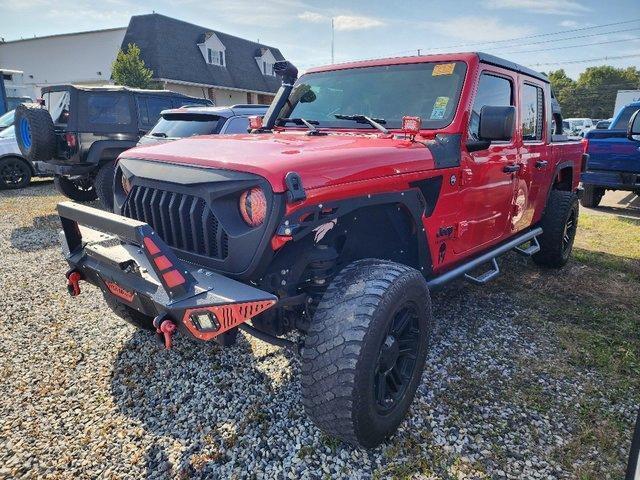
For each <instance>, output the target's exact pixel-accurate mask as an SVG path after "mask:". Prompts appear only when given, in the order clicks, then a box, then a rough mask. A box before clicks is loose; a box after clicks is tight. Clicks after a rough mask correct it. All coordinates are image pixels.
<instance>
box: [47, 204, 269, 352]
mask: <svg viewBox="0 0 640 480" xmlns="http://www.w3.org/2000/svg"><path fill="white" fill-rule="evenodd" d="M58 214H59V215H60V220H61V222H62V228H63V231H62V232H61V243H62V247H63V251H64V255H65V257H66V260H67V262H68V263H69V265H70V267H71V269H70V270H69V273H68V274H67V277H69V276H70V274H71V273H76V274H77V275H75V276H74V278H78V276H79V278H81V279H82V280H84V281H87V282H89V283H91V284H93V285H96V286H98V287H99V288H100V289H101V290H102V291H103V292H104V294H105V295H108V296H110V297H111V298H113V299H115V300H117V301H119V302H121V303H124V304H125V305H128V306H129V307H131V308H134V309H136V310H138V311H139V312H141V313H143V314H145V315H147V316H149V317H153V318H158V319H170V320H171V321H173V322H174V323H175V324H176V325H177V326H178V329H180V330H182V331H185V332H188V333H189V334H191V335H192V336H193V337H195V338H197V339H200V340H210V339H213V338H215V337H217V336H218V335H220V334H222V333H224V332H225V331H227V330H229V329H231V328H233V327H235V326H238V325H240V324H241V323H243V322H245V321H246V320H249V319H251V318H252V317H254V316H255V315H257V314H259V313H261V312H263V311H264V310H266V309H268V308H271V307H272V306H273V305H275V303H276V301H277V298H276V297H275V296H273V295H271V294H270V293H267V292H264V291H262V290H258V289H257V288H254V287H252V286H250V285H246V284H244V283H241V282H238V281H236V280H232V279H230V278H227V277H224V276H222V275H220V274H217V273H215V272H213V271H211V270H207V269H204V268H201V267H197V266H193V265H191V264H187V263H185V262H182V261H181V260H179V259H178V258H177V257H176V256H175V254H174V253H173V251H172V249H171V248H170V247H168V246H167V245H166V244H165V243H164V242H163V241H162V239H161V238H159V236H158V235H157V234H156V233H155V232H154V231H153V229H152V228H151V227H150V226H149V225H148V224H146V223H144V222H140V221H137V220H133V219H130V218H127V217H123V216H120V215H116V214H113V213H109V212H104V211H102V210H98V209H95V208H91V207H87V206H84V205H79V204H76V203H73V202H62V203H60V204H58Z"/></svg>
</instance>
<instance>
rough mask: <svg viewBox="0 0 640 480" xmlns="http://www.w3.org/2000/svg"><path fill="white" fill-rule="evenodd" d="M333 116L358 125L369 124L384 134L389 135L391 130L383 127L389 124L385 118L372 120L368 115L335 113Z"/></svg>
mask: <svg viewBox="0 0 640 480" xmlns="http://www.w3.org/2000/svg"><path fill="white" fill-rule="evenodd" d="M333 116H334V117H336V118H337V119H338V120H353V121H354V122H358V123H368V124H369V125H371V126H372V127H373V128H377V129H378V130H380V131H381V132H382V133H384V134H387V133H389V130H387V129H386V128H384V127H383V126H382V124H383V123H387V121H386V120H385V119H384V118H370V117H367V116H366V115H343V114H341V113H334V114H333Z"/></svg>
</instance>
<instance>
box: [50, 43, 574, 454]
mask: <svg viewBox="0 0 640 480" xmlns="http://www.w3.org/2000/svg"><path fill="white" fill-rule="evenodd" d="M276 72H277V73H278V74H279V75H280V76H281V77H282V86H281V88H280V90H279V92H278V93H277V95H276V97H275V99H274V101H273V103H272V104H271V106H270V107H269V109H268V111H267V113H266V115H265V116H264V118H258V117H254V118H252V121H251V128H252V130H251V132H249V133H247V134H237V135H222V136H221V135H212V136H201V137H192V138H188V139H183V140H178V141H175V142H170V143H164V144H161V145H157V146H149V147H139V148H135V149H132V150H129V151H127V152H124V153H123V154H121V155H120V157H119V161H118V164H117V168H116V173H115V179H114V185H115V188H114V190H115V198H114V205H115V212H117V214H116V213H108V212H103V211H100V210H97V209H93V208H89V207H87V206H82V205H77V204H74V203H71V202H65V203H61V204H59V206H58V212H59V214H60V217H61V221H62V226H63V235H62V238H63V249H64V252H65V256H66V259H67V261H68V263H69V264H70V266H71V268H70V270H69V272H68V273H67V278H68V287H69V291H70V293H71V294H72V295H77V294H78V293H80V284H79V281H80V280H84V281H87V282H89V283H92V284H94V285H97V286H98V287H99V288H100V289H101V290H102V292H103V293H104V297H105V299H106V301H107V303H108V304H109V306H110V307H111V308H112V309H113V310H114V311H115V312H116V313H117V314H118V315H120V316H121V317H123V318H124V319H125V320H127V321H129V322H131V323H132V324H134V325H136V326H138V327H140V328H148V329H154V330H156V331H157V332H158V333H159V334H160V335H161V338H163V339H164V341H165V342H166V346H167V347H170V346H171V338H172V335H174V334H176V333H178V332H179V333H180V334H182V335H189V336H191V337H193V338H195V339H197V340H201V341H205V342H206V341H211V340H215V341H217V342H218V343H220V344H222V345H228V344H231V343H233V341H234V340H235V336H236V334H237V331H238V329H242V330H244V331H246V332H248V333H250V334H252V335H255V336H257V337H258V338H261V339H263V340H265V341H268V342H272V343H274V344H276V345H282V346H286V347H291V348H293V349H294V350H295V351H297V352H299V353H300V362H301V371H302V373H301V377H302V379H301V381H302V401H303V403H304V406H305V408H306V411H307V412H308V414H309V416H310V417H311V418H312V419H313V421H314V422H315V423H316V425H318V426H319V427H320V428H321V429H323V430H324V431H325V432H327V433H329V434H331V435H334V436H336V437H338V438H340V439H342V440H344V441H346V442H349V443H352V444H356V445H361V446H364V447H372V446H375V445H377V444H379V443H380V442H382V441H383V440H384V439H385V438H387V437H389V436H390V435H391V434H393V432H394V431H395V430H396V429H397V427H398V425H399V424H400V422H401V421H402V419H403V417H404V416H405V414H406V412H407V409H408V408H409V405H410V403H411V401H412V399H413V397H414V394H415V391H416V388H417V386H418V384H419V382H420V377H421V372H422V370H423V367H424V363H425V357H426V354H427V349H428V346H429V336H430V332H431V330H432V326H433V322H432V314H431V302H430V296H429V292H430V290H432V289H435V288H437V287H439V286H441V285H443V284H444V283H446V282H448V281H450V280H453V279H455V278H458V277H462V278H464V279H466V280H468V281H470V282H472V283H475V284H484V283H486V282H487V281H489V280H491V279H492V278H493V277H495V276H496V275H497V274H498V272H499V269H498V264H497V262H496V258H497V257H498V256H500V255H501V254H503V253H505V252H508V251H510V250H515V251H516V252H518V253H520V254H522V255H525V256H530V257H532V258H533V260H534V261H535V262H536V263H537V264H539V265H543V266H546V267H555V268H558V267H562V266H563V265H564V264H565V263H566V262H567V260H568V257H569V255H570V253H571V248H572V244H573V240H574V237H575V233H576V226H577V222H578V193H579V192H578V179H579V175H580V170H581V166H582V164H583V163H584V161H583V158H582V157H583V151H582V150H583V147H582V145H581V144H580V143H579V142H569V141H566V139H563V138H562V137H559V136H556V135H554V134H553V132H552V131H551V118H552V108H551V91H550V87H549V81H548V79H547V78H546V77H545V76H544V75H542V74H540V73H537V72H534V71H532V70H530V69H528V68H525V67H523V66H520V65H517V64H514V63H511V62H508V61H505V60H502V59H500V58H496V57H494V56H491V55H486V54H482V53H456V54H448V55H432V56H421V57H407V58H392V59H385V60H375V61H365V62H357V63H349V64H343V65H331V66H327V67H321V68H315V69H313V70H310V71H309V72H308V73H306V74H304V75H303V76H301V77H300V78H299V79H298V78H297V70H296V69H295V67H294V66H293V65H291V64H290V63H288V62H279V63H277V64H276ZM560 124H561V122H560ZM79 225H80V227H79ZM483 268H484V269H483ZM249 320H250V323H247V321H249ZM292 330H297V331H298V332H299V333H300V334H299V335H298V336H296V337H294V338H299V340H297V341H295V342H294V341H292V340H290V339H287V338H282V337H283V335H285V334H287V333H288V332H290V331H292Z"/></svg>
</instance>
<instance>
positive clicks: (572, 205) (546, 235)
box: [533, 190, 580, 268]
mask: <svg viewBox="0 0 640 480" xmlns="http://www.w3.org/2000/svg"><path fill="white" fill-rule="evenodd" d="M579 212H580V207H579V205H578V196H577V195H576V194H575V193H573V192H567V191H563V190H552V191H551V194H550V195H549V200H548V201H547V207H546V208H545V211H544V215H543V217H542V222H541V225H540V226H541V227H542V235H540V237H538V241H539V242H540V251H539V252H538V253H535V254H534V255H533V261H534V262H536V263H537V264H538V265H542V266H545V267H552V268H560V267H562V266H564V265H565V264H566V263H567V262H568V261H569V257H570V256H571V250H572V248H573V241H574V240H575V236H576V230H577V227H578V216H579ZM569 223H571V224H570V225H569Z"/></svg>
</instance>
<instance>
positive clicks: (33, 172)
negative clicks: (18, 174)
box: [0, 153, 36, 176]
mask: <svg viewBox="0 0 640 480" xmlns="http://www.w3.org/2000/svg"><path fill="white" fill-rule="evenodd" d="M5 158H15V159H17V160H22V161H23V162H24V163H26V164H27V165H29V170H31V175H32V176H34V175H36V170H35V168H33V164H32V163H31V162H30V161H29V160H27V159H26V158H24V157H23V156H22V155H19V154H17V153H6V154H4V155H0V160H4V159H5Z"/></svg>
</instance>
